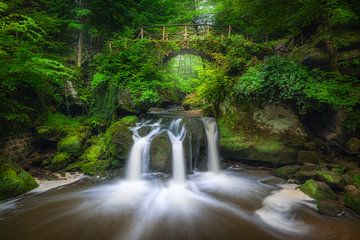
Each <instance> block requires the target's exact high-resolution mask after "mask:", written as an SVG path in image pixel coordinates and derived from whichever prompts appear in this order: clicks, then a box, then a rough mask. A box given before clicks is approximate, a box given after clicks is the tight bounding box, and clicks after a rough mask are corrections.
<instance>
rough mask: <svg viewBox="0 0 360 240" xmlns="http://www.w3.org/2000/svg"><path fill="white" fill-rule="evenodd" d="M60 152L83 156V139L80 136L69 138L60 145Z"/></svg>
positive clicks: (64, 139) (62, 140)
mask: <svg viewBox="0 0 360 240" xmlns="http://www.w3.org/2000/svg"><path fill="white" fill-rule="evenodd" d="M58 151H59V152H65V153H68V154H69V155H72V156H75V157H77V156H80V154H81V139H80V136H79V135H70V136H67V137H65V138H63V139H61V141H60V142H59V143H58Z"/></svg>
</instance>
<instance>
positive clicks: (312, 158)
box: [297, 150, 323, 164]
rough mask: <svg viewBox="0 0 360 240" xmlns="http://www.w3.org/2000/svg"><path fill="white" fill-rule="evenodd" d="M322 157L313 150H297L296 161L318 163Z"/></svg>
mask: <svg viewBox="0 0 360 240" xmlns="http://www.w3.org/2000/svg"><path fill="white" fill-rule="evenodd" d="M322 158H323V156H321V155H320V154H318V153H317V152H315V151H305V150H302V151H299V153H298V155H297V161H298V162H301V163H315V164H316V163H319V162H320V160H321V159H322Z"/></svg>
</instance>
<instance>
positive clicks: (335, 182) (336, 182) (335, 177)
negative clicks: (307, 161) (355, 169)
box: [318, 170, 345, 187]
mask: <svg viewBox="0 0 360 240" xmlns="http://www.w3.org/2000/svg"><path fill="white" fill-rule="evenodd" d="M318 176H319V178H320V179H321V180H322V181H324V182H326V183H327V184H329V185H331V186H336V187H341V186H343V185H344V184H345V181H344V180H343V178H342V177H341V175H339V174H338V173H336V172H333V171H326V170H319V171H318Z"/></svg>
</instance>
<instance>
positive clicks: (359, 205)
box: [344, 193, 360, 214]
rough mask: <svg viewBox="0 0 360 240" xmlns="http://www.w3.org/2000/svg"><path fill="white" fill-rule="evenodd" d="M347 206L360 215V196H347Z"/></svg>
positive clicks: (349, 194) (348, 194)
mask: <svg viewBox="0 0 360 240" xmlns="http://www.w3.org/2000/svg"><path fill="white" fill-rule="evenodd" d="M344 203H345V206H346V207H348V208H350V209H351V210H353V211H355V212H356V213H358V214H360V194H351V193H347V194H345V201H344Z"/></svg>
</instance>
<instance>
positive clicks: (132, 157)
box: [126, 121, 161, 181]
mask: <svg viewBox="0 0 360 240" xmlns="http://www.w3.org/2000/svg"><path fill="white" fill-rule="evenodd" d="M143 127H150V128H151V130H150V132H149V133H148V134H147V135H145V136H143V137H142V136H140V134H139V130H140V129H141V128H143ZM131 131H132V132H133V140H134V144H133V146H132V147H131V150H130V154H129V158H128V163H127V169H126V177H127V179H128V180H131V181H139V180H141V174H142V173H143V172H146V171H147V170H148V166H149V151H150V145H151V141H152V139H153V138H154V137H155V136H156V135H157V134H159V133H160V132H161V126H160V123H159V122H158V123H155V124H149V122H148V121H147V122H141V123H138V124H136V127H133V128H131Z"/></svg>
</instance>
